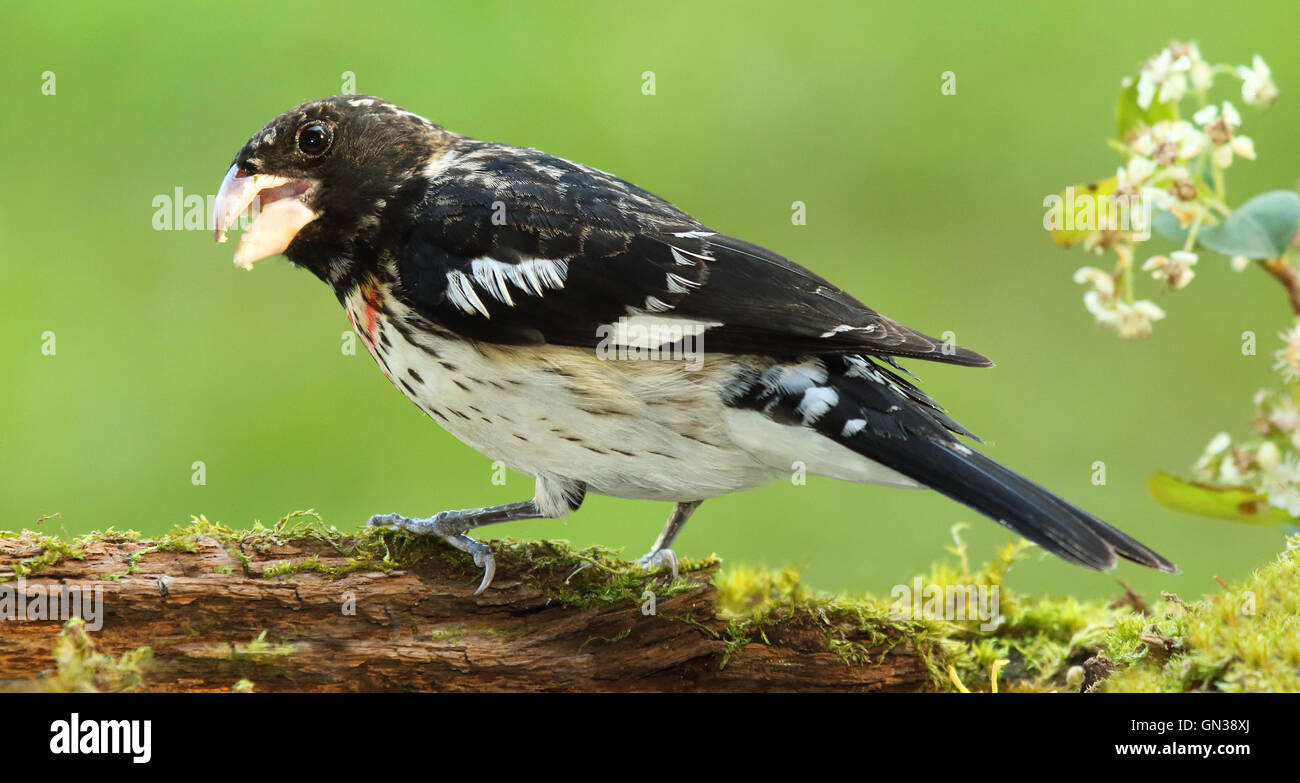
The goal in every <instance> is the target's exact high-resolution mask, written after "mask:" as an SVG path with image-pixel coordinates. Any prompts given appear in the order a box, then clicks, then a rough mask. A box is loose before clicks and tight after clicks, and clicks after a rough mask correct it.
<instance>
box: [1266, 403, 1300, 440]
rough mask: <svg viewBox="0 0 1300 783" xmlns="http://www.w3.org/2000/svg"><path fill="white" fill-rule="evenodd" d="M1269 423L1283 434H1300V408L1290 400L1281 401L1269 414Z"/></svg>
mask: <svg viewBox="0 0 1300 783" xmlns="http://www.w3.org/2000/svg"><path fill="white" fill-rule="evenodd" d="M1266 418H1267V419H1268V423H1269V424H1270V425H1272V426H1273V427H1275V428H1277V429H1279V430H1281V431H1282V432H1294V433H1296V434H1300V408H1297V407H1296V405H1295V403H1294V402H1291V401H1290V400H1281V401H1280V402H1279V403H1278V405H1277V407H1276V408H1274V409H1273V410H1271V411H1269V412H1268V415H1267V417H1266Z"/></svg>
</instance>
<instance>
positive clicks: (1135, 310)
mask: <svg viewBox="0 0 1300 783" xmlns="http://www.w3.org/2000/svg"><path fill="white" fill-rule="evenodd" d="M1115 316H1116V317H1115V319H1114V326H1115V329H1116V331H1118V332H1119V336H1120V337H1122V338H1124V339H1125V340H1136V339H1138V338H1140V337H1146V336H1147V335H1149V334H1151V324H1152V323H1154V322H1155V321H1159V320H1160V319H1162V318H1164V317H1165V311H1164V310H1161V309H1160V307H1159V306H1158V305H1157V304H1156V303H1155V302H1151V301H1148V300H1146V299H1139V300H1138V301H1136V302H1134V303H1133V304H1132V306H1130V305H1129V304H1128V302H1119V303H1117V304H1116V305H1115Z"/></svg>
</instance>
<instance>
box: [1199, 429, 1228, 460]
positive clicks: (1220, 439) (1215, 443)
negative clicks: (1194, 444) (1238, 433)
mask: <svg viewBox="0 0 1300 783" xmlns="http://www.w3.org/2000/svg"><path fill="white" fill-rule="evenodd" d="M1231 445H1232V437H1231V436H1229V435H1228V433H1226V432H1220V433H1219V434H1218V435H1215V436H1214V437H1213V438H1210V442H1209V443H1208V444H1206V446H1205V453H1206V455H1207V456H1211V457H1216V456H1218V455H1220V454H1222V453H1223V452H1225V451H1227V450H1228V447H1229V446H1231Z"/></svg>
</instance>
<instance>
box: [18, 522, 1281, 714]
mask: <svg viewBox="0 0 1300 783" xmlns="http://www.w3.org/2000/svg"><path fill="white" fill-rule="evenodd" d="M6 535H8V534H6ZM25 535H36V534H31V533H26V534H25ZM205 538H207V539H213V540H216V541H217V542H218V543H219V544H220V545H221V546H222V547H224V548H225V550H226V551H227V552H229V553H230V554H231V556H232V557H233V558H235V559H237V560H238V561H239V562H240V563H241V565H242V567H243V568H244V569H245V572H246V573H248V569H249V566H250V564H251V563H252V561H253V557H254V555H256V554H259V553H260V554H267V553H271V552H274V551H277V548H278V547H281V546H283V545H285V544H287V543H291V542H304V541H307V542H318V543H320V544H321V545H322V553H313V554H310V555H308V556H305V557H301V558H298V559H291V560H283V561H280V562H276V563H274V564H271V565H268V566H266V567H265V568H264V569H263V571H262V572H261V574H260V576H261V577H263V578H268V579H284V580H288V579H291V578H292V577H293V575H294V574H298V573H303V572H312V573H319V574H323V575H325V576H329V577H339V576H343V575H345V574H348V573H352V572H355V571H363V570H365V571H375V570H378V571H390V570H393V569H406V568H411V567H413V566H416V565H417V564H419V563H420V562H422V561H425V560H426V559H429V558H435V559H437V560H439V561H441V562H442V563H445V564H446V565H448V566H450V567H451V568H452V569H454V572H459V573H461V574H463V577H464V579H465V581H466V584H469V585H472V584H475V583H477V581H478V579H479V578H480V576H481V570H480V569H479V568H477V567H476V566H475V565H474V564H473V561H472V559H471V558H470V557H469V556H468V555H466V554H464V553H462V552H459V551H458V550H455V549H453V548H451V547H450V546H447V545H446V544H444V543H442V542H441V541H437V540H432V539H428V538H424V537H420V536H412V535H409V534H406V533H403V532H396V531H392V530H387V529H381V528H365V529H362V530H360V531H358V532H357V533H355V534H346V533H343V532H341V531H339V530H338V529H336V528H334V527H333V526H329V525H327V524H325V523H324V522H323V521H322V520H321V518H320V517H319V516H318V515H317V514H315V512H312V511H299V512H294V513H292V514H289V515H287V516H285V517H283V518H281V519H280V520H278V521H276V522H275V523H274V524H273V525H271V526H269V527H267V526H263V525H261V524H260V523H255V524H254V525H253V527H252V528H251V529H247V530H234V529H232V528H229V527H226V526H224V525H221V524H219V523H213V522H210V521H209V520H208V519H206V518H205V517H202V516H199V517H195V518H193V519H192V520H191V522H190V523H189V524H188V525H184V526H177V527H176V528H174V529H173V530H172V531H170V532H169V533H168V534H167V535H165V536H162V537H161V538H159V539H157V540H156V541H153V542H151V545H150V546H149V547H148V548H146V549H142V550H140V551H139V552H137V553H135V555H134V556H133V558H132V562H131V565H130V568H129V569H128V571H126V572H123V574H126V573H132V572H134V571H135V570H136V569H137V567H138V564H139V561H140V559H141V558H142V557H143V556H144V555H146V554H148V553H150V552H158V551H186V552H193V551H197V549H198V548H199V546H200V545H201V544H202V539H205ZM137 540H139V535H138V534H136V533H131V532H125V533H123V532H118V531H114V530H112V529H109V530H106V531H100V532H96V533H91V534H87V535H86V536H80V537H78V538H75V539H72V540H71V541H63V540H62V539H59V538H57V537H54V536H44V535H40V536H37V537H36V538H35V547H34V553H33V554H32V555H31V556H30V557H26V558H23V559H22V560H20V561H19V563H18V565H17V568H16V569H15V575H16V576H26V575H30V574H33V573H37V572H39V571H41V570H44V569H48V568H50V567H51V566H53V565H55V564H57V563H58V562H60V561H61V560H63V559H65V558H80V557H83V556H84V553H85V549H86V546H87V545H88V544H89V543H91V542H92V541H123V542H128V541H137ZM953 540H954V546H953V547H952V548H951V549H950V553H951V555H952V556H951V557H949V558H946V559H944V560H943V561H941V562H939V563H937V564H935V566H934V567H933V568H931V570H930V572H929V573H928V574H926V575H923V577H922V581H923V582H924V583H925V584H926V585H929V586H937V587H938V588H940V589H944V588H947V587H950V586H951V587H954V588H955V587H960V586H966V585H988V586H996V587H997V588H998V589H999V591H1000V592H999V604H1000V605H999V610H1000V615H1001V622H1000V624H999V625H997V627H996V628H993V629H982V628H981V627H980V621H979V620H968V621H953V620H941V619H926V618H910V617H900V616H898V615H896V614H895V607H894V605H893V601H892V599H888V598H881V597H875V596H871V595H855V594H849V593H841V594H827V593H820V592H817V591H814V590H812V589H811V588H809V587H808V586H807V585H805V584H803V582H802V580H801V577H800V575H799V572H798V571H797V570H795V569H791V568H786V569H777V570H760V569H754V568H747V567H744V566H733V567H730V568H728V569H726V570H725V571H724V572H722V573H720V574H716V575H713V576H712V579H713V582H714V585H715V586H716V588H717V609H718V616H719V618H720V619H722V620H724V621H725V625H722V626H721V630H718V625H716V624H714V625H703V624H701V623H699V622H698V621H697V620H696V619H695V618H694V617H691V616H670V615H663V616H665V617H666V618H667V619H671V620H677V621H684V622H690V623H693V624H695V625H696V626H698V627H700V628H701V629H703V630H704V631H705V632H706V633H708V634H710V635H711V636H712V637H713V638H716V639H719V640H720V641H723V642H724V643H725V645H726V651H725V653H724V655H723V657H722V660H721V662H720V665H722V666H726V665H728V664H729V663H730V662H731V661H732V660H733V659H734V658H735V656H737V655H743V654H744V653H743V651H744V649H745V647H746V646H747V645H749V644H754V643H758V644H772V643H788V642H790V641H791V640H794V641H796V642H798V643H806V642H807V641H808V640H809V639H812V640H813V641H816V640H817V639H820V645H819V646H824V649H827V650H830V651H832V652H834V653H835V654H836V655H838V656H839V657H840V659H841V660H842V661H843V662H844V664H845V665H846V666H867V665H872V664H874V663H877V662H879V661H880V660H881V659H882V658H883V657H884V656H886V655H889V654H890V652H891V651H893V650H894V649H896V648H897V647H898V646H899V645H910V646H911V647H912V648H913V649H915V650H916V651H917V653H919V654H920V655H921V656H922V657H923V659H924V660H925V662H926V665H927V667H928V669H929V671H930V673H931V680H932V686H933V687H934V688H936V689H945V690H970V691H988V690H994V689H995V688H996V689H998V690H1013V691H1042V690H1078V687H1079V683H1080V668H1079V667H1080V665H1081V664H1082V663H1083V662H1084V661H1085V660H1086V659H1088V658H1090V657H1092V656H1094V655H1096V654H1097V653H1099V652H1104V653H1105V655H1106V656H1107V657H1108V658H1109V659H1110V661H1112V662H1113V663H1114V664H1115V665H1116V667H1117V668H1116V671H1115V673H1114V674H1113V675H1112V676H1111V677H1110V679H1109V680H1106V681H1105V682H1104V683H1103V685H1102V686H1101V687H1102V689H1104V690H1270V689H1271V690H1300V627H1298V623H1300V619H1298V618H1300V575H1298V574H1297V567H1296V564H1295V557H1294V555H1293V554H1292V553H1287V554H1286V555H1284V556H1282V557H1281V558H1279V559H1278V561H1277V562H1276V563H1273V564H1271V565H1269V566H1268V567H1266V568H1264V569H1261V570H1260V571H1258V572H1256V573H1255V574H1254V575H1253V576H1252V577H1251V578H1250V579H1248V580H1245V581H1244V582H1243V583H1242V584H1241V585H1238V586H1236V587H1234V588H1233V590H1232V591H1231V592H1230V593H1229V594H1227V595H1224V596H1219V597H1216V598H1211V599H1207V600H1204V601H1200V602H1196V603H1191V604H1187V603H1183V602H1181V601H1178V600H1177V599H1173V598H1171V599H1170V600H1166V601H1164V602H1161V603H1158V604H1157V605H1156V606H1155V608H1154V609H1153V610H1152V614H1151V615H1150V616H1145V615H1142V614H1138V613H1135V612H1134V611H1132V610H1131V609H1128V608H1111V607H1108V606H1106V605H1104V604H1103V603H1101V602H1083V601H1078V600H1076V599H1073V598H1070V597H1064V598H1050V597H1028V596H1022V595H1019V594H1016V593H1014V592H1013V591H1011V590H1008V589H1006V588H1005V587H1004V585H1003V580H1004V578H1005V576H1006V574H1007V573H1008V572H1009V571H1010V570H1011V569H1012V568H1013V566H1014V564H1015V563H1016V562H1017V560H1019V559H1020V558H1021V557H1023V556H1024V553H1025V551H1026V549H1027V546H1028V545H1026V544H1024V543H1023V542H1021V543H1020V544H1017V545H1011V546H1008V547H1004V548H1003V549H1002V550H1000V551H999V552H998V553H997V554H996V556H995V557H994V558H992V559H991V560H990V561H989V562H987V563H984V564H983V565H981V566H979V567H978V568H972V566H971V564H970V560H969V557H968V553H967V550H966V546H965V544H964V543H963V541H962V539H961V536H960V526H958V527H955V528H954V530H953ZM491 543H492V548H493V552H494V554H495V557H496V560H497V573H498V577H501V576H504V575H509V577H510V578H511V579H518V580H521V581H522V582H524V583H525V584H528V585H530V586H533V587H534V588H536V589H537V590H538V591H540V592H541V593H542V594H543V595H545V596H547V597H548V598H551V599H553V600H555V601H557V602H559V603H563V604H565V605H568V606H572V607H576V608H580V609H585V608H599V607H606V606H613V605H619V604H637V605H639V604H640V603H642V601H643V597H644V595H645V593H646V591H647V590H650V591H651V592H652V593H653V594H654V598H655V601H656V602H657V603H658V604H662V603H663V602H664V601H666V600H669V599H671V598H673V597H674V596H678V595H682V594H684V593H688V592H691V591H694V590H698V589H700V582H701V581H702V579H701V574H702V573H705V572H710V571H711V570H713V569H716V567H717V566H718V563H719V560H718V558H717V557H716V556H715V557H710V558H706V559H703V560H685V561H682V562H681V563H680V565H679V573H680V576H679V578H678V579H676V580H671V579H670V578H669V577H668V575H667V573H666V572H664V571H660V572H658V573H651V574H647V573H646V572H644V571H643V570H641V569H640V568H639V567H638V566H636V565H635V564H633V563H629V562H627V561H624V560H622V559H621V558H620V557H619V554H618V553H617V552H615V551H613V550H609V549H606V548H603V547H590V548H587V549H582V550H578V549H574V548H573V547H571V546H570V545H569V544H568V543H567V542H563V541H535V542H518V541H514V540H510V539H504V540H496V541H492V542H491ZM1291 546H1292V547H1293V548H1295V549H1300V538H1297V539H1293V540H1292V543H1291ZM331 552H337V553H338V554H339V555H340V556H341V558H336V557H333V556H332V555H331V554H329V553H331ZM340 559H341V561H342V562H341V564H340V563H339V560H340ZM216 570H217V571H218V572H229V571H230V570H232V569H231V568H230V567H229V566H225V567H221V568H218V569H216ZM250 575H252V576H257V574H250ZM705 578H707V577H705ZM966 600H968V601H969V600H970V599H969V598H967V599H966ZM1252 610H1253V614H1250V613H1248V612H1249V611H1252ZM470 630H472V629H468V628H459V627H453V628H448V629H444V630H439V631H434V632H432V633H431V636H430V638H431V639H432V640H433V641H454V640H455V639H456V638H458V637H459V636H462V635H464V634H465V633H468V632H469V631H470ZM65 633H66V632H65ZM82 636H84V632H83V633H82ZM623 638H626V633H624V634H621V635H619V636H615V637H611V638H603V637H593V638H591V639H588V640H587V641H586V642H584V643H583V645H582V648H586V647H587V646H588V645H590V644H591V643H593V642H596V641H603V642H605V643H614V642H616V641H619V640H621V639H623ZM87 641H88V640H87ZM66 644H69V643H65V645H66ZM210 652H211V655H210V656H203V655H201V656H199V657H213V658H227V659H242V660H246V661H248V660H266V659H268V658H270V659H274V658H276V657H277V656H285V655H290V654H292V653H293V645H292V644H287V643H282V644H272V643H269V642H266V640H265V634H264V633H263V634H262V635H261V636H259V637H258V638H257V639H254V640H253V641H251V642H248V643H246V644H243V645H240V644H230V645H222V646H220V647H219V648H214V649H213V650H211V651H210ZM118 664H120V665H123V666H126V667H127V668H128V669H129V668H130V667H131V666H132V665H134V662H133V659H132V660H127V661H126V662H125V663H122V662H121V661H118V662H116V663H111V664H109V665H114V666H115V665H118ZM82 668H84V667H82ZM999 686H1000V687H999Z"/></svg>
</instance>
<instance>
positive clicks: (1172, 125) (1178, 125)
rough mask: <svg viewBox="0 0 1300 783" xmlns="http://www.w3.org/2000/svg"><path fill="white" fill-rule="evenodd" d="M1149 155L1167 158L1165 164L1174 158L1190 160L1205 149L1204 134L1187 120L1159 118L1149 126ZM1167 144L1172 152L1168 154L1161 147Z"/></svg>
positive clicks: (1171, 161)
mask: <svg viewBox="0 0 1300 783" xmlns="http://www.w3.org/2000/svg"><path fill="white" fill-rule="evenodd" d="M1151 141H1152V142H1153V146H1152V149H1151V153H1150V154H1151V155H1152V156H1153V157H1155V158H1157V159H1167V158H1172V160H1168V161H1167V162H1166V163H1165V165H1169V164H1170V163H1173V162H1174V161H1175V160H1180V161H1181V160H1191V159H1192V158H1195V157H1196V156H1197V155H1200V154H1201V150H1203V149H1205V134H1204V133H1202V132H1201V131H1200V130H1198V129H1197V128H1196V126H1195V125H1193V124H1192V123H1190V122H1188V121H1187V120H1175V121H1172V122H1171V121H1169V120H1161V121H1160V122H1157V123H1156V124H1155V125H1153V126H1151ZM1166 146H1168V147H1169V148H1171V149H1172V151H1173V154H1172V155H1169V154H1168V153H1167V152H1164V151H1163V150H1162V149H1161V148H1163V147H1166Z"/></svg>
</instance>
